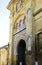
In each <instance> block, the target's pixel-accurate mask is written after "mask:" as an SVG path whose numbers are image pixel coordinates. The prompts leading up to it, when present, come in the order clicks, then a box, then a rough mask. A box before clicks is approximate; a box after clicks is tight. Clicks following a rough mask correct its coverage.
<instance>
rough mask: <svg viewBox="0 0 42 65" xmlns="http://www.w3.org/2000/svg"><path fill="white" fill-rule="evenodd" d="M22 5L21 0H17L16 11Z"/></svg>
mask: <svg viewBox="0 0 42 65" xmlns="http://www.w3.org/2000/svg"><path fill="white" fill-rule="evenodd" d="M21 7H22V1H21V0H19V2H18V3H17V4H16V12H18V11H19V10H20V9H21Z"/></svg>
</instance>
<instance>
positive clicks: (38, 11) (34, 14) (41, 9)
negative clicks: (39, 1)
mask: <svg viewBox="0 0 42 65" xmlns="http://www.w3.org/2000/svg"><path fill="white" fill-rule="evenodd" d="M41 11H42V8H40V9H38V10H37V11H36V12H34V13H33V16H36V15H37V14H38V13H40V12H41Z"/></svg>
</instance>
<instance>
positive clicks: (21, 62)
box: [17, 39, 26, 65]
mask: <svg viewBox="0 0 42 65" xmlns="http://www.w3.org/2000/svg"><path fill="white" fill-rule="evenodd" d="M25 50H26V42H25V41H24V40H23V39H21V40H20V41H19V43H18V46H17V53H18V59H17V65H25Z"/></svg>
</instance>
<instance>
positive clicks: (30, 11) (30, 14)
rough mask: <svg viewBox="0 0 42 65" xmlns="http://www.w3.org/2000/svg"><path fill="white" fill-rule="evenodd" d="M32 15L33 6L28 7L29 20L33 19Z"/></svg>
mask: <svg viewBox="0 0 42 65" xmlns="http://www.w3.org/2000/svg"><path fill="white" fill-rule="evenodd" d="M31 16H32V10H31V8H28V10H27V17H28V20H30V19H31Z"/></svg>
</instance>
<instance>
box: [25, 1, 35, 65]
mask: <svg viewBox="0 0 42 65" xmlns="http://www.w3.org/2000/svg"><path fill="white" fill-rule="evenodd" d="M29 3H30V5H29V7H28V9H27V15H26V16H27V21H26V35H27V51H28V54H27V56H28V58H29V59H27V61H28V63H27V64H29V65H32V62H33V57H32V55H33V54H32V53H34V52H32V50H33V51H34V48H33V49H32V47H33V45H34V40H35V22H34V17H33V12H34V9H35V1H33V0H30V2H29Z"/></svg>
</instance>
